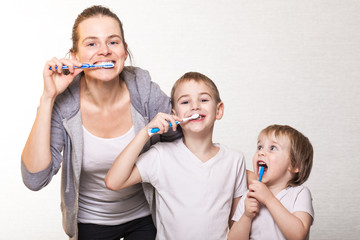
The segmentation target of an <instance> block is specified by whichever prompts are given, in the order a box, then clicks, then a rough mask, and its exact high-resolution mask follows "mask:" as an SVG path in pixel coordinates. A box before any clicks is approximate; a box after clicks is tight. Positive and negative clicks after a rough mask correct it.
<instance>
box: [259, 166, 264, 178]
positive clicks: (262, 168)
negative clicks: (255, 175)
mask: <svg viewBox="0 0 360 240" xmlns="http://www.w3.org/2000/svg"><path fill="white" fill-rule="evenodd" d="M264 169H265V167H264V166H261V167H260V169H259V182H261V179H262V177H263V175H264Z"/></svg>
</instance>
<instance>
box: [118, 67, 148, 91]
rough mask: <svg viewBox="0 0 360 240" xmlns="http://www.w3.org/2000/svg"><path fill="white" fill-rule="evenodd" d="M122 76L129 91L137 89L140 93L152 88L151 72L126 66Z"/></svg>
mask: <svg viewBox="0 0 360 240" xmlns="http://www.w3.org/2000/svg"><path fill="white" fill-rule="evenodd" d="M120 76H121V77H122V78H123V79H124V80H125V82H126V84H127V85H128V88H129V90H130V91H131V90H133V89H132V88H133V87H136V89H138V90H139V91H141V90H144V89H143V88H144V87H145V89H148V88H150V85H151V77H150V74H149V71H147V70H144V69H141V68H139V67H130V66H126V67H125V68H124V70H123V71H122V72H121V74H120Z"/></svg>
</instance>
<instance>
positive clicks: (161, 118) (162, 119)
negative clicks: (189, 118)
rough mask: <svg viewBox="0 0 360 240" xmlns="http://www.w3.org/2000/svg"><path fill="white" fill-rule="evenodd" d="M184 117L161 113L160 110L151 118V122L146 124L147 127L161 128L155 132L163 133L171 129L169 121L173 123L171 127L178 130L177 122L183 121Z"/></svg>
mask: <svg viewBox="0 0 360 240" xmlns="http://www.w3.org/2000/svg"><path fill="white" fill-rule="evenodd" d="M181 120H182V119H181V118H179V117H177V116H175V115H170V114H166V113H161V112H159V113H158V114H156V116H155V117H154V118H153V119H152V120H151V122H149V124H148V125H147V126H146V128H147V129H151V128H159V131H158V132H156V133H155V134H162V133H165V132H167V131H169V128H170V126H169V123H171V125H172V126H171V128H172V129H173V130H174V131H176V128H177V124H176V121H179V122H180V121H181Z"/></svg>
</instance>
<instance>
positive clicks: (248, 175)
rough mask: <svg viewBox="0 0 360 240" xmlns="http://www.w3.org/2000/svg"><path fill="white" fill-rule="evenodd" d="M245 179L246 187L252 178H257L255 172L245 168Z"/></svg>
mask: <svg viewBox="0 0 360 240" xmlns="http://www.w3.org/2000/svg"><path fill="white" fill-rule="evenodd" d="M246 180H247V183H248V187H249V183H251V182H252V181H253V180H257V178H256V174H255V173H254V172H253V171H250V170H247V169H246Z"/></svg>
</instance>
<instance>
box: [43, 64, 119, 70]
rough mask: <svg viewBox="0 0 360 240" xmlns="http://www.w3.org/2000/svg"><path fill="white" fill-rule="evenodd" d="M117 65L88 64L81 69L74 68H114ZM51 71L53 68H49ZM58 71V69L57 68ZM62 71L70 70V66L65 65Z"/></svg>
mask: <svg viewBox="0 0 360 240" xmlns="http://www.w3.org/2000/svg"><path fill="white" fill-rule="evenodd" d="M114 66H115V65H114V63H113V62H104V63H101V64H88V63H83V64H82V65H81V66H80V67H77V66H74V68H113V67H114ZM49 69H50V70H52V69H51V67H50V68H49ZM55 69H57V67H56V68H55ZM62 69H69V67H68V66H65V65H63V66H62Z"/></svg>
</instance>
